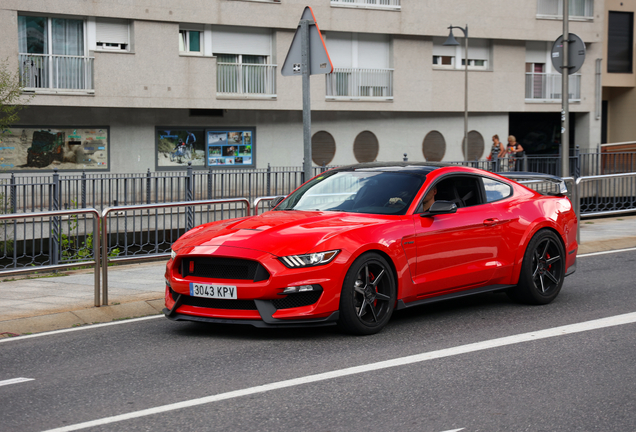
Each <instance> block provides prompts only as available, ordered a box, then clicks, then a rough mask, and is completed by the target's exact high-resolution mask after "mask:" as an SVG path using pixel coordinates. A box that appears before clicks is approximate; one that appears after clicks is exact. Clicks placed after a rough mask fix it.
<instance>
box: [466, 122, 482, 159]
mask: <svg viewBox="0 0 636 432" xmlns="http://www.w3.org/2000/svg"><path fill="white" fill-rule="evenodd" d="M463 153H464V140H463V139H462V154H463ZM483 154H484V137H483V136H481V134H480V133H479V132H477V131H474V130H472V131H470V132H468V158H467V160H470V161H472V160H478V159H481V156H482V155H483Z"/></svg>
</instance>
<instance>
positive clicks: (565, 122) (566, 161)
mask: <svg viewBox="0 0 636 432" xmlns="http://www.w3.org/2000/svg"><path fill="white" fill-rule="evenodd" d="M569 20H570V11H569V8H568V0H563V68H562V70H561V79H562V82H561V105H562V110H561V177H569V175H570V173H569V171H570V101H569V96H570V95H569V93H570V89H569V88H568V87H569V81H570V69H569V67H568V66H569V64H568V60H569V45H570V29H569V26H568V24H569Z"/></svg>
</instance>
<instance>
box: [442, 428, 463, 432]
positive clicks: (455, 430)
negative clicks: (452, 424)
mask: <svg viewBox="0 0 636 432" xmlns="http://www.w3.org/2000/svg"><path fill="white" fill-rule="evenodd" d="M464 429H466V428H459V429H453V430H447V431H444V432H459V431H463V430H464Z"/></svg>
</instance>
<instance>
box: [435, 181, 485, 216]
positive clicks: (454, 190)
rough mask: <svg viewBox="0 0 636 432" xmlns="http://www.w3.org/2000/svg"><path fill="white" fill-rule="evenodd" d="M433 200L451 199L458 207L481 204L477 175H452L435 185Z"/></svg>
mask: <svg viewBox="0 0 636 432" xmlns="http://www.w3.org/2000/svg"><path fill="white" fill-rule="evenodd" d="M435 186H436V187H437V193H436V194H435V201H451V202H453V203H455V205H456V206H457V207H458V208H462V207H471V206H474V205H479V204H483V199H482V196H481V184H480V179H479V178H478V177H473V176H452V177H447V178H445V179H443V180H441V181H440V182H439V183H437V184H436V185H435Z"/></svg>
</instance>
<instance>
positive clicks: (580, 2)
mask: <svg viewBox="0 0 636 432" xmlns="http://www.w3.org/2000/svg"><path fill="white" fill-rule="evenodd" d="M568 12H569V13H568V15H569V16H570V19H573V20H585V21H589V20H591V19H592V18H593V17H594V0H569V3H568ZM537 18H546V19H560V20H562V19H563V0H538V1H537Z"/></svg>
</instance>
